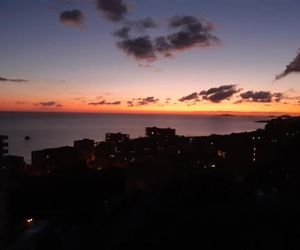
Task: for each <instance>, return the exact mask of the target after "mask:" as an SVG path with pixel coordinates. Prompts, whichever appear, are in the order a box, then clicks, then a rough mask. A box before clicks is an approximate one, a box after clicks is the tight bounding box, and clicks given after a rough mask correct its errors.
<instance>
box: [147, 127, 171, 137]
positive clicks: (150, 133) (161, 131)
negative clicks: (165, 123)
mask: <svg viewBox="0 0 300 250" xmlns="http://www.w3.org/2000/svg"><path fill="white" fill-rule="evenodd" d="M146 136H147V137H150V138H161V139H169V138H173V137H175V136H176V130H175V129H173V128H157V127H148V128H146Z"/></svg>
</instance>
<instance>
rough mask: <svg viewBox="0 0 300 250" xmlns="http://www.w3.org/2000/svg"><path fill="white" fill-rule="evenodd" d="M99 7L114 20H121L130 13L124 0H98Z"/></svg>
mask: <svg viewBox="0 0 300 250" xmlns="http://www.w3.org/2000/svg"><path fill="white" fill-rule="evenodd" d="M97 8H98V9H100V10H101V11H103V12H104V14H105V16H106V17H107V18H108V19H109V20H111V21H114V22H118V21H121V20H122V19H123V18H124V16H125V15H126V14H127V13H128V7H127V5H126V4H125V3H124V2H123V1H122V0H97Z"/></svg>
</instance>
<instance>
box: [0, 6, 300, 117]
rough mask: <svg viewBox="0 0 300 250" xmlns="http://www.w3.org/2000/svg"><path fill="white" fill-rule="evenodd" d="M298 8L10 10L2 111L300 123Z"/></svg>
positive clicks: (0, 10)
mask: <svg viewBox="0 0 300 250" xmlns="http://www.w3.org/2000/svg"><path fill="white" fill-rule="evenodd" d="M299 7H300V3H299V2H298V3H297V1H295V0H288V1H282V0H275V1H271V0H266V1H258V0H253V1H250V0H249V1H248V0H244V1H237V0H226V1H217V0H213V1H207V0H201V1H197V0H188V1H183V0H172V1H171V0H167V1H164V2H163V3H161V2H160V1H157V0H155V1H151V2H150V1H133V0H130V1H129V0H128V1H125V0H113V1H112V0H111V1H107V0H97V1H80V0H55V1H50V0H45V1H40V2H38V3H37V2H36V1H34V0H30V1H26V3H25V2H23V1H17V0H12V1H8V0H2V1H0V14H1V17H0V19H1V22H0V29H1V31H2V36H1V37H2V43H1V46H0V52H1V60H0V89H1V91H0V99H1V103H0V111H58V112H112V113H180V114H210V113H215V112H228V113H233V114H234V113H242V114H244V113H253V114H259V113H264V114H265V113H268V114H272V113H290V114H299V113H300V88H299V87H298V81H299V72H300V54H299V51H298V48H300V34H299V33H298V32H297V31H298V29H299V23H300V22H299V21H300V17H299V15H298V11H297V10H298V9H299Z"/></svg>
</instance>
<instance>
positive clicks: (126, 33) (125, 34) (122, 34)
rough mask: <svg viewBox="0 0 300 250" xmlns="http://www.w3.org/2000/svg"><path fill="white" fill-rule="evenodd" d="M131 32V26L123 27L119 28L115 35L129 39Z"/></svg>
mask: <svg viewBox="0 0 300 250" xmlns="http://www.w3.org/2000/svg"><path fill="white" fill-rule="evenodd" d="M129 32H130V28H129V27H123V28H121V29H120V30H117V31H116V32H114V36H116V37H119V38H123V39H125V38H126V39H127V38H129Z"/></svg>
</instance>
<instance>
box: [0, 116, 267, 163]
mask: <svg viewBox="0 0 300 250" xmlns="http://www.w3.org/2000/svg"><path fill="white" fill-rule="evenodd" d="M268 119H271V118H270V117H262V116H259V117H256V116H230V115H210V116H209V115H154V114H151V115H149V114H103V113H102V114H99V113H43V112H0V135H7V136H8V137H9V140H8V143H9V146H8V150H9V154H10V155H18V156H23V157H24V159H25V161H26V162H27V163H30V162H31V152H32V151H34V150H40V149H45V148H53V147H60V146H66V145H70V146H71V145H73V141H74V140H80V139H83V138H89V139H93V140H95V141H96V142H99V141H103V140H104V138H105V133H115V132H121V133H126V134H129V135H130V137H131V138H137V137H142V136H144V135H145V128H146V127H150V126H156V127H161V128H167V127H170V128H175V129H176V133H177V134H178V135H184V136H205V135H211V134H222V135H224V134H230V133H239V132H247V131H248V132H249V131H254V130H256V129H259V128H263V127H264V125H265V124H264V123H259V122H255V121H257V120H268ZM25 136H29V137H30V140H25Z"/></svg>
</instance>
